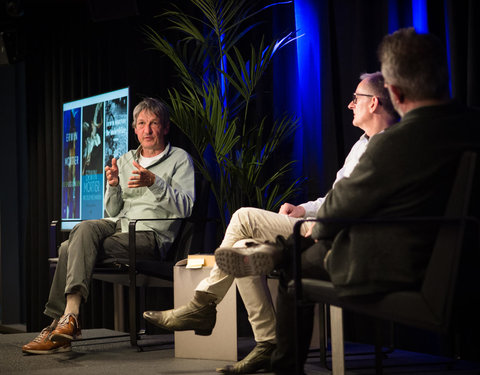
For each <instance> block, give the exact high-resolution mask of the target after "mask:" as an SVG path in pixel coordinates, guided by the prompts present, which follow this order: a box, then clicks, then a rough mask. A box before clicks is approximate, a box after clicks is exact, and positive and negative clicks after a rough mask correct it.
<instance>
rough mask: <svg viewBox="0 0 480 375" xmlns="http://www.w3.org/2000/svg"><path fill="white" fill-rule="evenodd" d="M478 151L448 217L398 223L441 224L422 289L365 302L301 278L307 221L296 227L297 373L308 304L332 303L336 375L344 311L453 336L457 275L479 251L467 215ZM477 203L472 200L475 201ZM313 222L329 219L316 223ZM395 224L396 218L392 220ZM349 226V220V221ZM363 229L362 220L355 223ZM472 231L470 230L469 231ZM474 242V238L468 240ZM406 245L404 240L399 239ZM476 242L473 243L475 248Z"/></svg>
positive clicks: (468, 161)
mask: <svg viewBox="0 0 480 375" xmlns="http://www.w3.org/2000/svg"><path fill="white" fill-rule="evenodd" d="M476 157H477V155H476V153H474V152H465V153H464V154H463V156H462V158H461V161H460V164H459V167H458V170H457V176H456V179H455V181H454V184H453V187H452V191H451V193H450V197H449V200H448V203H447V207H446V210H445V214H444V216H443V217H415V218H404V219H399V220H395V222H400V221H401V222H405V223H406V224H407V223H408V224H410V225H411V223H419V224H420V223H422V222H433V223H436V225H438V232H437V235H436V240H435V243H434V247H433V251H432V253H431V257H430V260H429V263H428V266H427V269H426V273H425V277H424V280H423V283H422V286H421V288H420V289H419V290H405V291H396V292H392V293H387V294H385V295H384V296H383V297H382V298H381V299H378V300H375V301H368V300H364V301H362V300H361V299H347V298H340V297H339V296H338V294H337V291H336V289H335V287H334V286H333V284H332V283H331V282H328V281H322V280H316V279H307V278H302V275H301V254H300V251H299V244H300V226H301V223H302V222H304V221H308V220H304V221H300V222H298V223H296V225H295V227H294V237H295V241H296V247H297V251H296V254H295V262H294V269H295V270H294V276H295V277H294V281H293V282H294V288H295V294H296V296H295V297H296V319H295V324H296V329H297V335H296V338H297V343H296V360H297V369H296V370H297V373H298V374H303V364H302V363H300V360H299V359H300V352H299V348H300V347H301V346H300V342H301V338H300V337H299V332H301V330H299V328H300V327H301V324H302V322H301V320H300V319H299V318H300V316H301V314H300V309H301V308H302V306H303V305H304V304H305V303H308V302H310V303H311V302H319V303H323V304H326V305H330V315H331V351H332V369H333V373H334V374H335V375H337V374H344V372H345V359H344V343H343V315H342V309H347V310H349V311H353V312H356V313H360V314H364V315H367V316H371V317H374V318H379V319H380V321H388V322H396V323H401V324H404V325H407V326H411V327H416V328H421V329H426V330H429V331H433V332H437V333H440V334H448V333H451V327H452V320H453V319H452V317H453V313H452V309H453V305H454V298H455V294H456V293H455V292H456V285H457V276H458V275H457V273H458V269H459V264H460V260H461V256H462V252H463V253H464V254H465V253H466V252H467V250H468V251H470V252H472V250H473V252H476V253H478V230H479V221H478V219H477V218H476V217H472V216H468V215H469V214H470V210H471V193H472V188H473V185H474V179H475V178H476V175H475V171H476V168H475V167H476ZM472 200H473V197H472ZM310 221H320V222H321V221H327V220H321V219H314V220H310ZM392 221H393V220H392ZM392 221H389V222H388V221H385V220H383V221H380V220H365V221H363V222H367V223H368V224H369V225H371V224H372V223H375V225H377V224H378V225H382V224H384V223H387V224H388V223H391V222H392ZM346 222H348V221H346ZM350 223H352V224H355V225H358V224H359V222H358V221H355V222H353V221H350ZM467 228H468V230H467ZM472 232H473V233H474V235H476V236H477V237H473V238H476V240H475V241H466V240H465V238H466V236H467V234H468V235H469V236H470V235H471V234H472ZM469 238H471V237H469ZM399 241H401V239H399ZM472 243H473V245H472ZM472 246H474V247H475V248H474V249H471V248H469V247H472ZM376 337H377V339H378V341H377V342H376V345H375V346H376V350H375V354H376V355H375V358H376V360H375V366H376V373H377V374H381V373H382V368H383V367H382V353H381V341H380V340H381V339H380V336H379V335H378V332H377V335H376Z"/></svg>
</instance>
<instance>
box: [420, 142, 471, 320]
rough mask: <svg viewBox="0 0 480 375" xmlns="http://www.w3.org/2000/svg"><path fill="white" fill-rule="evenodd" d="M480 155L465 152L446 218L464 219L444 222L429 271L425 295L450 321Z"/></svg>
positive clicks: (440, 316) (433, 306) (425, 284)
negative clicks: (479, 156)
mask: <svg viewBox="0 0 480 375" xmlns="http://www.w3.org/2000/svg"><path fill="white" fill-rule="evenodd" d="M476 158H477V154H476V153H474V152H464V153H463V155H462V157H461V160H460V164H459V167H458V170H457V175H456V178H455V181H454V183H453V187H452V190H451V193H450V197H449V200H448V203H447V207H446V211H445V217H446V218H452V219H453V218H463V219H462V220H456V221H453V220H452V221H451V222H445V223H442V224H441V225H440V227H439V232H438V235H437V238H436V241H435V245H434V248H433V251H432V255H431V257H430V261H429V264H428V267H427V270H426V274H425V278H424V282H423V285H422V295H423V296H424V299H425V302H426V303H427V304H428V306H429V307H430V308H431V310H432V312H433V313H434V314H435V315H437V316H438V317H439V318H441V321H442V322H444V323H445V324H448V321H449V320H450V314H451V310H452V306H453V298H454V294H455V285H456V280H457V273H458V266H459V263H460V258H461V252H462V248H463V246H464V243H463V242H464V241H463V240H464V237H465V227H466V220H465V219H466V217H467V215H468V213H469V204H470V201H471V200H470V198H471V193H472V188H473V181H474V176H475V170H476V168H475V167H476Z"/></svg>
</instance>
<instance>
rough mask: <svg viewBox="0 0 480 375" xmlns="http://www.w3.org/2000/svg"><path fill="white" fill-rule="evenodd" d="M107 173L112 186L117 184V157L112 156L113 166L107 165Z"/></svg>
mask: <svg viewBox="0 0 480 375" xmlns="http://www.w3.org/2000/svg"><path fill="white" fill-rule="evenodd" d="M105 172H106V173H105V175H106V178H107V182H108V184H109V185H110V186H117V185H118V167H117V159H115V158H112V166H111V167H109V166H108V165H107V166H106V167H105Z"/></svg>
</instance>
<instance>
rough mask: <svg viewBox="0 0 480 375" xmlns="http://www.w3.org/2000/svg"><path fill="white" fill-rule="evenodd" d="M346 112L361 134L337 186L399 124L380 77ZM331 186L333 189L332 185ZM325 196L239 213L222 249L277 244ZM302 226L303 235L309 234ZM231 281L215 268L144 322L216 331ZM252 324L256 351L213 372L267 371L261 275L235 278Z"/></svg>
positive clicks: (372, 77) (369, 78)
mask: <svg viewBox="0 0 480 375" xmlns="http://www.w3.org/2000/svg"><path fill="white" fill-rule="evenodd" d="M360 79H361V82H360V83H359V84H358V86H357V89H356V92H355V93H354V94H353V99H352V101H351V102H350V103H349V105H348V108H349V109H351V110H352V111H353V125H354V126H357V127H359V128H360V129H362V130H363V131H364V132H365V133H364V134H363V135H362V136H361V137H360V139H359V140H358V141H357V142H356V143H355V144H354V146H353V147H352V149H351V151H350V153H349V154H348V156H347V158H346V160H345V164H344V165H343V167H342V168H341V169H340V170H339V171H338V173H337V176H336V180H335V183H336V182H337V181H338V180H340V179H342V178H346V177H348V176H349V175H350V173H351V172H352V170H353V169H354V167H355V165H356V164H357V162H358V160H359V158H360V156H361V155H362V154H363V152H364V151H365V149H366V147H367V145H368V141H369V139H370V137H372V136H374V135H375V134H377V133H379V132H382V131H384V130H385V129H387V128H388V127H389V126H391V125H392V124H394V123H395V122H396V121H397V120H398V115H397V113H396V112H395V110H394V109H393V106H392V104H391V102H390V98H389V95H388V92H387V90H386V89H385V87H384V80H383V76H382V74H381V73H380V72H376V73H372V74H363V75H362V76H361V77H360ZM335 183H334V185H335ZM324 199H325V197H321V198H318V199H317V200H315V201H310V202H306V203H303V204H300V205H298V206H295V205H293V204H290V203H284V204H283V205H282V206H281V207H280V211H279V212H278V213H275V212H271V211H266V210H262V209H258V208H251V207H245V208H241V209H239V210H237V211H236V212H235V213H234V214H233V216H232V219H231V221H230V223H229V225H228V227H227V230H226V232H225V236H224V239H223V241H222V243H221V245H220V247H242V246H245V244H246V243H251V242H253V243H255V242H265V241H272V242H273V241H275V239H276V237H277V236H279V235H280V236H284V237H288V236H289V235H290V234H291V233H292V232H293V226H294V224H295V223H296V222H297V221H298V220H300V219H303V218H307V217H315V216H316V213H317V210H318V209H319V207H320V206H321V205H322V203H323V201H324ZM309 227H310V226H309V225H308V224H304V225H303V227H302V232H303V234H305V235H306V234H307V233H308V231H309V230H310V228H309ZM233 280H234V277H233V276H231V275H227V274H226V273H225V272H223V271H222V270H220V269H219V268H218V267H217V266H216V265H215V266H214V267H213V269H212V271H211V272H210V275H209V277H207V278H205V279H204V280H202V281H201V282H200V283H199V285H198V286H197V288H196V290H195V294H194V297H193V299H192V301H190V302H189V303H188V304H187V305H185V306H182V307H179V308H177V309H174V310H168V311H146V312H145V313H144V314H143V315H144V318H145V319H146V320H147V321H149V322H151V323H153V324H155V325H156V326H159V327H161V328H163V329H167V330H171V331H184V330H194V331H195V333H197V334H204V335H209V334H210V333H211V331H212V329H213V327H214V326H215V318H216V305H217V304H218V303H220V301H221V300H222V298H223V297H224V296H225V294H226V293H227V291H228V289H229V288H230V286H231V284H232V283H233ZM236 280H237V287H238V290H239V292H240V295H241V296H242V299H243V302H244V304H245V307H246V309H247V312H248V318H249V321H250V324H251V325H252V329H253V333H254V336H255V341H256V343H257V345H256V346H255V348H254V349H253V350H252V351H251V352H250V353H249V354H248V355H247V356H246V357H245V358H244V359H243V360H241V361H239V362H237V363H236V364H234V365H229V366H226V367H224V368H221V369H218V370H217V371H219V372H222V373H226V374H245V373H252V372H256V371H259V370H269V366H270V357H271V354H272V352H273V350H274V348H275V343H276V338H275V311H274V308H273V305H272V302H271V298H270V295H269V293H268V291H267V290H266V287H265V285H266V284H265V282H264V278H262V277H261V276H252V277H242V278H237V279H236Z"/></svg>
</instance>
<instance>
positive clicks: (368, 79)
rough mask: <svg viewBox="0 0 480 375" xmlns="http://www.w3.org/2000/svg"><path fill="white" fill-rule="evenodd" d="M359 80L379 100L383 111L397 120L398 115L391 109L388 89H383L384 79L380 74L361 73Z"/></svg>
mask: <svg viewBox="0 0 480 375" xmlns="http://www.w3.org/2000/svg"><path fill="white" fill-rule="evenodd" d="M360 79H361V80H362V81H363V80H365V83H366V85H367V87H368V88H369V89H370V90H372V91H371V92H372V94H373V95H375V96H376V97H378V98H379V100H380V104H381V105H382V106H383V108H384V109H385V111H386V112H387V113H388V114H389V115H390V116H392V117H393V118H395V119H397V120H398V119H399V115H398V113H397V111H395V108H393V104H392V100H391V99H390V94H389V93H388V89H387V88H386V87H385V78H383V74H382V72H374V73H363V74H361V75H360Z"/></svg>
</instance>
